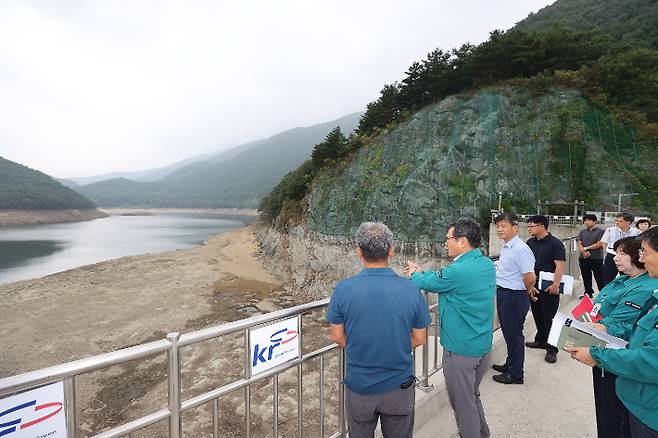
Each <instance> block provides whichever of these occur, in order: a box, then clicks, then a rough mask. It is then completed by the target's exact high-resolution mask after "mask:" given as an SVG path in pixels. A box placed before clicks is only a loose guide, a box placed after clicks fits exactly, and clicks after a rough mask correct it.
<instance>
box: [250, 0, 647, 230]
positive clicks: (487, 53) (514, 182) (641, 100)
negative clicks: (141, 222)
mask: <svg viewBox="0 0 658 438" xmlns="http://www.w3.org/2000/svg"><path fill="white" fill-rule="evenodd" d="M599 3H611V4H612V3H614V5H615V8H617V9H618V8H619V7H620V6H621V5H626V6H628V5H629V3H633V4H635V3H638V4H639V3H640V2H639V1H637V2H636V1H633V2H631V1H624V0H617V1H614V2H612V1H600V2H598V1H597V2H594V1H581V0H561V1H558V2H556V3H555V5H554V6H551V7H549V8H547V9H545V10H543V14H548V13H552V12H551V8H553V7H555V8H558V7H559V8H558V9H560V8H562V9H560V10H564V7H567V6H568V7H569V8H571V7H574V5H580V7H581V8H585V9H584V10H581V11H579V13H581V14H584V15H587V16H592V15H595V13H597V11H599V9H598V4H599ZM644 3H646V4H647V7H646V8H639V9H636V10H630V11H629V10H627V11H625V13H624V14H623V16H622V17H623V19H621V18H620V19H617V20H611V22H610V24H611V26H613V27H614V26H617V25H618V24H619V23H621V22H624V23H633V22H635V20H636V19H637V20H640V21H642V20H643V19H644V18H646V17H645V16H644V15H642V14H645V15H646V14H648V13H649V12H651V11H652V10H653V9H651V8H653V7H654V6H653V5H655V3H656V2H655V1H652V2H644ZM565 5H566V6H565ZM588 5H589V6H592V7H593V10H591V11H590V10H587V9H586V7H587V6H588ZM647 8H649V9H647ZM639 15H642V16H639ZM549 24H550V25H549V26H548V27H546V28H544V29H543V30H541V31H534V30H533V31H526V30H521V29H520V26H519V27H518V28H514V29H512V30H509V31H506V32H505V31H493V32H491V35H490V38H489V40H487V41H485V42H484V43H482V44H480V45H478V46H473V45H470V44H465V45H463V46H461V47H460V48H457V49H453V50H451V51H443V50H441V49H436V50H435V51H433V52H431V53H429V54H428V55H427V57H426V59H424V60H422V61H419V62H415V63H413V64H412V65H411V66H410V67H409V69H408V70H407V71H406V72H405V75H404V77H403V78H402V79H401V81H400V82H395V83H393V84H389V85H385V86H384V87H383V88H382V90H381V94H380V97H379V98H378V99H377V100H376V101H374V102H372V103H370V104H368V106H367V109H366V112H365V113H364V115H363V116H362V118H361V120H360V122H359V128H358V130H357V134H356V135H354V136H352V137H350V138H345V137H344V136H342V137H341V136H340V135H334V136H333V137H331V136H328V137H327V138H326V139H325V140H324V141H323V142H321V143H319V144H318V145H316V147H315V149H314V152H313V155H316V156H320V157H321V159H319V160H313V159H311V160H308V161H306V162H305V163H304V164H303V165H302V166H300V167H299V168H298V169H296V170H294V171H293V172H290V173H289V174H288V175H286V177H284V178H283V179H282V180H281V181H280V182H279V184H278V185H277V186H276V187H275V188H274V189H273V190H272V192H271V193H270V194H269V195H268V196H267V197H266V198H264V200H263V201H262V203H261V205H260V207H261V210H262V212H263V217H264V218H265V219H266V220H268V221H270V223H272V224H274V225H277V226H280V227H282V228H287V227H288V226H289V225H290V224H295V223H298V222H306V223H307V224H308V226H309V227H310V229H312V230H315V231H318V232H320V233H322V234H329V235H345V234H349V233H350V232H351V230H353V229H354V227H356V226H357V225H358V224H359V223H360V222H361V221H363V220H375V219H377V220H385V221H387V222H390V223H391V224H393V225H394V226H395V227H396V230H397V232H398V233H399V234H400V236H401V238H404V239H409V240H416V239H434V238H436V237H437V236H434V235H433V234H432V233H435V232H436V230H441V229H445V226H446V225H447V224H448V222H449V221H450V220H453V219H455V218H457V217H459V216H464V215H466V216H472V217H475V218H478V219H481V220H483V221H484V222H488V220H489V217H488V216H489V212H490V209H492V208H495V207H496V200H497V194H498V192H502V194H503V200H504V201H503V205H504V206H505V208H506V209H507V210H510V209H511V210H517V211H523V212H532V211H534V205H535V203H536V202H537V201H540V200H541V201H545V200H555V199H567V200H574V199H579V200H585V201H586V203H587V204H586V205H587V207H588V208H591V209H599V208H610V209H612V208H614V203H615V200H616V194H617V193H628V192H638V193H639V194H640V195H639V196H637V197H634V198H633V199H632V201H631V205H632V208H634V209H636V210H638V211H642V212H645V213H653V214H655V213H658V211H657V205H658V178H657V177H656V176H655V171H654V169H655V167H656V166H657V165H658V162H657V159H658V157H656V155H655V153H654V152H655V151H656V150H657V149H658V73H657V72H658V51H656V50H654V49H652V48H647V47H636V46H633V45H629V42H632V40H629V39H627V38H613V37H612V36H611V35H613V36H614V35H615V34H614V33H613V32H610V31H608V30H607V29H605V28H600V29H599V28H596V29H595V28H588V27H587V26H585V28H584V29H583V28H580V27H579V28H573V27H569V26H568V25H566V24H563V23H549ZM651 30H655V28H654V29H651ZM622 39H623V41H621V40H622ZM336 134H339V133H336ZM561 214H564V213H561Z"/></svg>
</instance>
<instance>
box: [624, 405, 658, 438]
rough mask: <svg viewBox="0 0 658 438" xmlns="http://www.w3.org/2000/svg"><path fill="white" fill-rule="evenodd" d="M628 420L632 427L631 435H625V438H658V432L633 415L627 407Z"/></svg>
mask: <svg viewBox="0 0 658 438" xmlns="http://www.w3.org/2000/svg"><path fill="white" fill-rule="evenodd" d="M624 410H625V411H626V412H625V413H626V416H625V417H626V418H628V424H629V426H630V435H624V438H626V437H627V436H631V437H632V438H658V430H654V429H652V428H650V427H649V426H647V425H646V424H644V423H643V422H641V421H640V419H639V418H637V417H636V416H635V415H633V414H631V413H630V412H629V411H628V409H626V407H624Z"/></svg>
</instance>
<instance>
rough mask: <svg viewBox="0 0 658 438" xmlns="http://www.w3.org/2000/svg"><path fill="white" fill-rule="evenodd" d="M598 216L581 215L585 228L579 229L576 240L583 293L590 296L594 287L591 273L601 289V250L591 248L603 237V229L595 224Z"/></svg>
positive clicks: (602, 284)
mask: <svg viewBox="0 0 658 438" xmlns="http://www.w3.org/2000/svg"><path fill="white" fill-rule="evenodd" d="M597 220H598V218H597V217H596V215H595V214H589V213H588V214H586V215H584V216H583V224H585V229H584V230H580V233H578V237H576V242H577V243H578V252H579V253H580V256H579V257H578V264H579V266H580V275H581V277H582V278H583V286H584V287H585V293H586V294H587V295H589V297H590V298H592V297H594V288H593V287H592V275H594V279H595V280H596V287H598V289H599V290H601V289H603V286H604V281H603V250H601V249H600V248H599V249H592V247H593V246H594V244H596V243H599V242H600V241H601V238H602V237H603V233H604V231H603V230H602V229H601V228H599V227H597V226H596V222H597Z"/></svg>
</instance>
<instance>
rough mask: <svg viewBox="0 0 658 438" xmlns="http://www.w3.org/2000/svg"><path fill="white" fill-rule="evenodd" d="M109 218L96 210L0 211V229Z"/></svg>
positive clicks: (106, 214)
mask: <svg viewBox="0 0 658 438" xmlns="http://www.w3.org/2000/svg"><path fill="white" fill-rule="evenodd" d="M108 216H109V214H108V213H105V212H104V211H101V210H99V209H96V208H93V209H92V208H90V209H80V210H78V209H62V210H0V227H8V226H13V225H37V224H56V223H63V222H82V221H89V220H93V219H102V218H105V217H108Z"/></svg>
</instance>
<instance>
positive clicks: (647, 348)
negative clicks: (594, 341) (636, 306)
mask: <svg viewBox="0 0 658 438" xmlns="http://www.w3.org/2000/svg"><path fill="white" fill-rule="evenodd" d="M657 307H658V290H656V291H654V292H653V295H652V296H651V297H650V298H649V299H648V300H647V302H646V303H645V305H644V307H643V308H642V311H640V318H639V319H638V320H637V322H636V323H635V324H634V325H633V329H632V331H631V334H630V339H629V343H628V346H627V348H625V349H619V350H613V349H609V348H598V347H591V348H590V353H591V354H592V358H593V359H594V360H595V361H596V362H597V363H598V364H599V366H600V367H601V368H603V369H604V370H607V371H610V372H612V373H615V374H617V376H618V377H617V384H616V386H617V390H616V393H617V397H619V400H621V402H622V403H623V404H624V406H626V409H628V410H629V411H630V412H631V413H632V414H633V415H635V416H636V417H637V418H638V419H639V420H640V421H641V422H642V423H644V424H646V425H647V426H649V427H650V428H652V429H654V430H657V431H658V310H656V308H657Z"/></svg>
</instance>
